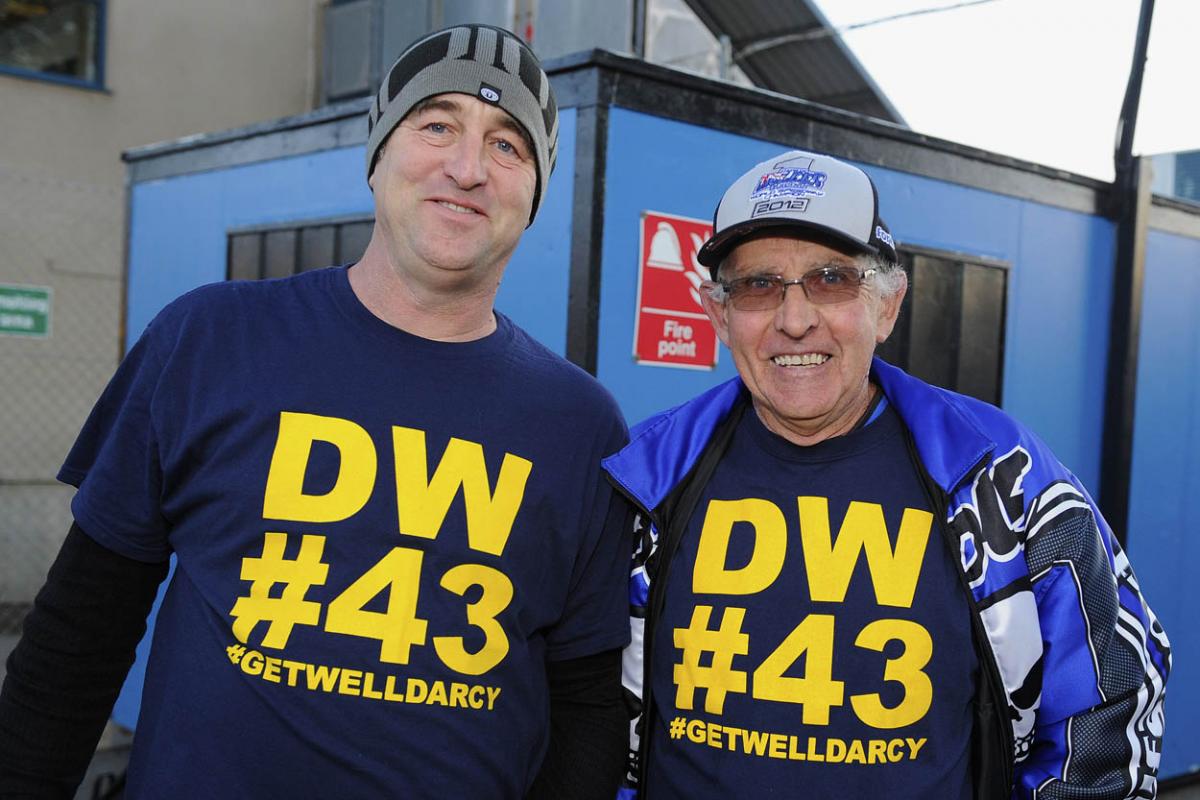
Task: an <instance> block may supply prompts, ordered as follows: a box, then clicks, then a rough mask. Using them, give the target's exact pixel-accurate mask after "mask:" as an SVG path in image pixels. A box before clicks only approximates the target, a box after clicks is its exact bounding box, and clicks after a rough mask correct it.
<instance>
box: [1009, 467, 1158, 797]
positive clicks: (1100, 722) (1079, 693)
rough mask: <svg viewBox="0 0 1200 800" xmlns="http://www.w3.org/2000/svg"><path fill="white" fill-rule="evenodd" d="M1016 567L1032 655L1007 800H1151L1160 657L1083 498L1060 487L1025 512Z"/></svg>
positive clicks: (1069, 486) (1129, 579) (1122, 567)
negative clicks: (1023, 569) (1026, 719)
mask: <svg viewBox="0 0 1200 800" xmlns="http://www.w3.org/2000/svg"><path fill="white" fill-rule="evenodd" d="M1025 558H1026V561H1027V563H1028V565H1029V575H1030V578H1031V580H1032V586H1033V595H1034V600H1035V602H1036V604H1037V614H1038V622H1039V625H1040V626H1041V638H1042V643H1043V656H1042V664H1041V676H1042V680H1041V691H1040V697H1039V698H1037V699H1036V700H1035V701H1034V702H1033V703H1032V704H1031V705H1032V706H1033V708H1034V709H1035V711H1034V712H1031V713H1034V724H1033V727H1032V730H1031V732H1030V738H1031V740H1030V741H1028V742H1027V743H1026V744H1027V745H1028V750H1027V751H1025V752H1024V753H1023V752H1022V743H1021V742H1020V741H1018V743H1017V744H1018V754H1019V755H1023V754H1025V753H1027V755H1026V757H1025V758H1024V759H1023V760H1021V761H1020V762H1019V763H1017V764H1016V769H1015V773H1014V777H1015V781H1014V783H1015V787H1014V789H1015V794H1016V796H1017V797H1020V798H1039V799H1040V798H1081V799H1082V798H1088V800H1101V799H1102V798H1113V799H1114V800H1116V799H1117V798H1134V797H1139V798H1149V797H1154V795H1155V791H1156V780H1157V779H1156V776H1157V771H1158V762H1159V756H1160V754H1161V752H1162V734H1163V688H1164V685H1165V683H1166V679H1167V675H1168V673H1169V672H1170V669H1171V649H1170V644H1169V643H1168V641H1167V637H1166V635H1165V633H1164V632H1163V629H1162V626H1161V625H1159V623H1158V620H1157V619H1156V618H1155V616H1154V613H1153V612H1152V611H1151V610H1150V607H1149V605H1147V603H1146V601H1145V599H1144V598H1143V597H1142V593H1141V589H1140V588H1139V586H1138V582H1137V579H1136V578H1135V577H1134V574H1133V570H1132V568H1131V567H1130V565H1129V561H1128V559H1127V558H1126V556H1125V553H1124V551H1123V550H1122V549H1121V547H1120V545H1119V544H1118V543H1117V541H1116V538H1115V537H1114V536H1113V535H1112V532H1111V530H1110V529H1109V527H1108V524H1107V523H1106V522H1105V521H1104V519H1103V517H1101V516H1100V513H1099V511H1098V510H1097V509H1096V507H1095V505H1094V504H1093V503H1092V501H1091V499H1090V498H1089V497H1088V496H1087V494H1086V492H1084V491H1083V490H1082V489H1081V488H1080V487H1079V486H1078V485H1077V484H1075V483H1073V482H1068V481H1062V482H1059V483H1055V484H1053V485H1051V486H1049V487H1047V488H1046V489H1045V490H1044V491H1043V492H1042V493H1041V494H1040V495H1039V496H1038V497H1037V498H1035V499H1034V500H1033V502H1032V503H1031V505H1030V507H1029V510H1028V514H1027V518H1026V541H1025ZM1031 699H1032V698H1031ZM1019 705H1020V704H1018V706H1019ZM1016 713H1022V714H1023V713H1025V712H1024V711H1022V710H1020V709H1018V711H1017V712H1016ZM1018 727H1019V723H1018Z"/></svg>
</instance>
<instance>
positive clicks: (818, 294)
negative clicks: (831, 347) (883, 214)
mask: <svg viewBox="0 0 1200 800" xmlns="http://www.w3.org/2000/svg"><path fill="white" fill-rule="evenodd" d="M875 272H876V270H874V269H868V270H862V269H859V268H858V267H821V268H820V269H814V270H812V271H811V272H806V273H804V274H803V275H801V276H800V277H799V278H793V279H791V280H784V278H783V276H782V275H748V276H746V277H745V278H735V279H733V280H731V281H717V282H715V283H712V284H710V285H711V286H712V287H714V288H716V287H720V289H721V290H722V293H723V294H724V297H714V299H716V300H725V299H728V301H729V302H730V303H731V304H732V305H733V307H734V308H736V309H737V310H738V311H774V310H775V309H777V308H779V306H780V305H782V304H783V296H784V294H786V293H787V288H788V287H789V286H797V285H798V286H799V287H800V288H801V289H803V290H804V296H805V297H807V298H808V301H809V302H810V303H815V304H817V305H830V304H832V303H844V302H846V301H847V300H853V299H854V298H856V297H858V290H859V289H860V288H861V287H862V285H863V283H864V282H865V281H866V280H867V278H869V277H871V276H872V275H874V274H875Z"/></svg>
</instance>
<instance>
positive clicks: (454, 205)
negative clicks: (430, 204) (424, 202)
mask: <svg viewBox="0 0 1200 800" xmlns="http://www.w3.org/2000/svg"><path fill="white" fill-rule="evenodd" d="M438 203H440V204H441V205H442V206H444V207H445V208H448V209H450V210H451V211H457V212H458V213H460V214H477V213H479V212H477V211H476V210H475V209H473V208H467V207H466V206H460V205H458V204H457V203H451V202H450V201H449V200H439V201H438Z"/></svg>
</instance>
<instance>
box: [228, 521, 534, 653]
mask: <svg viewBox="0 0 1200 800" xmlns="http://www.w3.org/2000/svg"><path fill="white" fill-rule="evenodd" d="M286 544H287V534H284V533H267V534H265V537H264V544H263V555H262V556H261V557H257V558H256V557H247V558H244V559H242V579H243V580H250V581H252V584H251V587H250V593H249V595H248V596H247V597H240V598H238V600H237V602H236V603H234V606H233V609H232V610H231V611H230V615H231V616H233V617H234V618H235V622H234V624H233V633H234V635H235V636H237V638H238V639H239V640H240V641H241V642H243V643H248V641H249V637H250V633H251V632H252V631H253V629H254V627H255V626H256V625H257V624H258V623H260V622H267V623H269V626H268V628H267V634H266V636H264V638H263V640H262V642H261V645H262V646H264V647H272V648H283V647H285V646H286V645H287V642H288V638H289V637H290V635H291V631H292V628H293V627H294V626H295V625H297V624H303V625H317V624H318V622H319V615H320V604H319V603H317V602H315V601H312V600H305V599H304V597H305V594H306V593H307V592H308V590H309V589H310V588H311V587H312V586H314V585H320V584H323V583H324V582H325V576H326V575H327V573H328V570H329V565H328V564H326V563H324V562H322V561H321V556H322V553H323V551H324V546H325V537H324V536H316V535H305V536H303V537H302V540H301V548H300V552H299V554H298V555H297V557H296V558H294V559H288V558H286V557H285V554H284V548H285V547H286ZM424 555H425V554H424V553H423V552H422V551H420V550H413V549H411V548H406V547H394V548H392V549H391V550H390V551H389V552H388V553H387V554H386V555H385V556H384V557H383V558H381V559H380V560H379V561H378V562H376V563H375V564H374V565H373V566H372V567H371V568H370V569H368V570H367V571H366V572H364V573H363V574H362V575H361V576H360V577H359V578H358V579H357V580H355V581H354V582H353V583H351V584H350V585H349V586H348V587H346V589H345V590H344V591H342V592H341V593H340V594H339V595H338V596H337V597H335V598H334V599H333V600H331V601H330V602H329V606H328V608H327V610H326V614H325V630H326V631H328V632H330V633H339V634H345V635H349V636H359V637H363V638H367V639H375V640H377V641H378V642H379V660H380V661H381V662H383V663H386V664H407V663H408V662H409V658H410V655H411V650H412V647H413V646H420V645H424V644H425V643H426V639H427V633H428V625H429V623H428V620H426V619H423V618H421V617H419V616H417V600H418V595H419V593H420V586H421V572H422V562H423V559H424ZM280 583H282V584H284V589H283V592H282V596H281V597H278V598H272V597H269V596H268V592H269V591H270V589H271V588H272V587H273V586H275V585H276V584H280ZM441 586H442V587H443V588H444V589H446V590H447V591H450V592H453V593H454V594H457V595H459V596H463V595H465V594H466V592H467V590H469V589H470V588H471V587H472V586H479V587H480V588H481V589H482V594H481V595H480V597H479V599H478V600H476V601H475V602H474V603H468V604H467V608H466V612H467V622H468V623H469V624H470V625H472V626H474V627H476V628H478V629H479V630H480V631H482V632H483V636H484V643H483V646H482V647H480V648H479V649H478V650H476V651H475V652H471V651H469V650H467V648H466V646H465V645H464V641H463V637H461V636H435V637H434V638H433V645H434V649H435V651H436V652H437V654H438V657H439V658H440V659H441V660H442V663H443V664H445V665H446V666H447V667H449V668H450V669H452V670H455V671H456V672H460V673H462V674H464V675H482V674H483V673H485V672H487V671H488V670H490V669H491V668H492V667H494V666H496V665H497V664H499V663H500V662H501V661H503V660H504V657H505V656H506V655H508V651H509V641H508V635H507V634H506V633H505V631H504V628H503V626H502V625H501V624H500V622H499V621H498V619H497V617H498V616H499V615H500V614H501V613H502V612H503V611H504V610H505V609H506V608H508V606H509V604H510V603H511V602H512V598H513V586H512V581H510V580H509V578H508V576H507V575H505V574H504V573H503V572H500V571H499V570H497V569H494V568H492V567H488V566H484V565H481V564H460V565H458V566H456V567H452V568H451V569H449V570H447V571H446V573H445V574H444V575H443V576H442V578H441ZM385 591H386V592H387V602H386V606H385V607H384V610H383V611H369V610H367V606H368V605H369V604H370V603H371V601H372V600H374V599H375V598H376V597H378V596H379V595H380V594H381V593H382V592H385Z"/></svg>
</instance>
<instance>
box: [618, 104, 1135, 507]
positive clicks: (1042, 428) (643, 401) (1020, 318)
mask: <svg viewBox="0 0 1200 800" xmlns="http://www.w3.org/2000/svg"><path fill="white" fill-rule="evenodd" d="M609 119H610V127H609V135H608V154H607V164H608V174H607V184H606V186H607V188H606V194H605V209H604V211H605V217H604V239H603V254H602V258H603V261H602V263H603V267H602V269H603V273H602V276H603V277H602V287H601V305H600V312H601V318H600V348H599V358H598V365H597V372H598V376H599V378H600V380H601V381H602V382H603V383H604V384H605V385H606V386H608V387H609V388H610V389H611V390H612V391H613V393H614V394H615V395H616V396H617V399H618V400H619V401H620V402H621V406H622V408H623V409H624V411H625V414H626V416H627V417H628V418H629V420H630V421H631V422H634V421H638V420H640V419H643V418H644V417H646V416H647V415H648V414H650V413H652V412H654V411H657V410H660V409H662V408H665V407H668V406H671V405H674V404H676V403H679V402H682V401H683V400H685V399H687V398H689V397H691V396H693V395H695V394H697V393H698V392H700V391H702V390H703V389H705V388H708V387H709V386H711V385H713V384H714V383H716V382H717V381H720V380H724V379H726V378H728V377H731V376H732V375H733V374H734V369H733V363H732V359H731V358H730V357H729V353H728V351H725V350H724V349H723V348H722V352H721V354H720V356H719V361H718V365H717V368H716V369H715V370H714V371H712V372H698V371H695V370H684V369H673V368H669V367H657V366H639V365H638V364H636V363H635V362H634V360H633V356H632V351H633V326H634V319H635V304H636V299H637V269H638V233H639V224H640V214H641V212H642V211H644V210H653V211H662V212H667V213H670V214H677V215H681V216H687V217H695V218H699V219H711V218H712V213H713V209H714V208H715V206H716V204H717V201H718V200H719V199H720V196H721V193H722V192H724V190H725V188H726V187H727V186H728V185H729V184H730V183H731V182H732V181H733V180H734V179H735V178H737V177H738V176H739V175H741V174H742V173H743V172H744V171H745V170H747V169H749V168H750V167H751V166H753V165H754V164H755V163H757V162H759V161H762V160H765V159H767V158H769V157H771V156H772V155H774V154H776V153H779V152H781V151H783V150H784V149H786V148H785V147H784V146H782V145H779V144H776V143H773V142H766V141H762V140H759V139H752V138H749V137H745V136H737V135H734V134H729V133H723V132H720V131H714V130H710V129H707V128H703V127H700V126H696V125H689V124H686V123H680V122H674V121H670V120H665V119H661V118H658V117H652V116H648V115H646V114H640V113H637V112H632V111H628V110H625V109H620V108H614V109H613V110H612V112H611V114H610V117H609ZM863 166H864V168H865V169H867V170H868V171H869V172H870V174H871V176H872V178H873V179H874V180H875V182H876V184H877V185H878V187H879V195H880V203H881V207H882V209H881V210H882V215H883V217H884V218H885V219H886V220H887V221H888V224H889V225H890V226H891V228H892V232H893V233H894V234H895V235H896V236H897V238H898V239H899V240H900V241H901V242H902V243H904V242H907V243H910V244H915V245H924V246H926V247H932V248H938V249H944V250H951V251H958V252H963V253H970V254H977V255H983V256H990V257H992V258H998V259H1002V260H1004V261H1007V262H1008V263H1010V264H1011V265H1012V270H1011V272H1010V275H1009V287H1008V320H1007V325H1006V331H1005V339H1006V347H1005V358H1004V388H1003V392H1004V401H1003V405H1004V407H1005V409H1006V410H1008V411H1010V412H1012V413H1013V414H1014V415H1016V416H1017V417H1018V418H1020V419H1021V420H1022V421H1024V422H1025V423H1026V424H1028V425H1030V426H1031V427H1032V428H1033V429H1034V430H1035V431H1037V432H1038V433H1039V434H1040V435H1041V436H1042V437H1043V438H1045V439H1046V441H1047V442H1048V443H1049V444H1050V446H1051V447H1052V448H1053V449H1054V451H1055V452H1056V453H1057V454H1058V456H1059V458H1061V459H1062V460H1063V461H1064V462H1065V463H1066V464H1067V465H1068V466H1070V467H1071V468H1072V469H1073V470H1074V471H1075V472H1076V473H1077V474H1078V475H1079V476H1080V478H1081V479H1082V480H1083V482H1084V484H1086V485H1087V486H1088V487H1089V488H1090V489H1092V490H1093V491H1095V490H1096V488H1097V487H1098V485H1099V474H1100V472H1099V464H1100V431H1101V424H1102V415H1103V407H1102V406H1103V395H1104V383H1103V377H1102V376H1103V367H1104V362H1105V359H1106V357H1107V353H1106V348H1107V343H1108V313H1107V308H1108V296H1109V284H1110V282H1111V272H1112V252H1113V243H1114V236H1115V231H1114V228H1113V225H1112V223H1110V222H1107V221H1105V220H1101V219H1098V218H1096V217H1092V216H1089V215H1087V214H1079V213H1075V212H1071V211H1064V210H1062V209H1058V208H1054V207H1051V206H1046V205H1041V204H1038V203H1032V202H1028V201H1025V200H1019V199H1015V198H1011V197H1005V196H1002V195H997V194H994V193H990V192H986V191H982V190H979V189H972V188H967V187H963V186H957V185H954V184H950V183H946V182H944V181H937V180H931V179H928V178H921V177H917V176H914V175H909V174H905V173H900V172H895V171H892V170H887V169H882V168H879V167H870V166H866V165H863Z"/></svg>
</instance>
